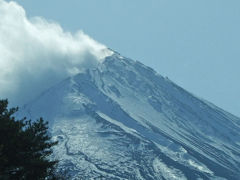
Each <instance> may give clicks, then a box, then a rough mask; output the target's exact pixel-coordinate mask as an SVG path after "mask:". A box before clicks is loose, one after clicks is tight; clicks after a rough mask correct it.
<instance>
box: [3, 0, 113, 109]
mask: <svg viewBox="0 0 240 180" xmlns="http://www.w3.org/2000/svg"><path fill="white" fill-rule="evenodd" d="M110 54H111V52H110V51H109V50H107V48H106V47H105V46H104V45H102V44H100V43H98V42H96V41H94V40H93V39H91V38H90V37H89V36H87V35H86V34H84V33H83V32H82V31H79V32H77V33H76V34H71V33H70V32H64V31H63V29H62V28H61V26H60V25H58V24H57V23H53V22H49V21H47V20H45V19H43V18H40V17H34V18H31V19H28V18H27V17H26V14H25V11H24V9H23V8H22V7H21V6H20V5H18V4H17V3H15V2H6V1H4V0H0V98H9V100H10V101H11V102H13V103H14V104H19V105H21V104H22V103H23V102H26V101H28V100H30V99H31V98H33V97H34V96H36V95H37V94H39V93H40V92H41V91H43V90H44V89H46V88H48V87H50V86H51V85H53V84H55V83H57V82H58V81H60V80H62V79H64V78H66V77H67V76H69V75H73V74H76V73H78V72H79V71H81V69H82V68H86V67H91V66H95V65H96V64H98V63H99V61H101V60H102V59H103V58H104V57H106V56H108V55H110Z"/></svg>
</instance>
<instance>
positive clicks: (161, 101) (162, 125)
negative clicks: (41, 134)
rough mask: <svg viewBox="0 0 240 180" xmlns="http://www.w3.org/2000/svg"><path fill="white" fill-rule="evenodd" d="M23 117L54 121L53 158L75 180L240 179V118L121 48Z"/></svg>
mask: <svg viewBox="0 0 240 180" xmlns="http://www.w3.org/2000/svg"><path fill="white" fill-rule="evenodd" d="M18 116H27V117H28V118H31V119H36V118H38V117H40V116H41V117H43V118H44V119H45V120H48V121H49V122H50V126H51V132H52V135H53V138H54V139H57V140H58V141H59V144H58V146H57V147H55V149H54V156H55V157H56V158H57V159H59V160H60V168H63V169H67V171H68V172H69V173H70V175H71V177H72V179H111V180H112V179H138V180H141V179H148V180H157V179H163V180H168V179H169V180H174V179H182V180H184V179H189V180H194V179H204V180H207V179H230V180H237V179H239V177H240V170H239V169H240V119H239V118H237V117H235V116H233V115H231V114H229V113H227V112H225V111H223V110H222V109H220V108H218V107H216V106H214V105H213V104H211V103H209V102H206V101H204V100H202V99H199V98H197V97H195V96H194V95H192V94H190V93H189V92H187V91H185V90H184V89H182V88H181V87H179V86H177V85H176V84H174V83H173V82H171V81H170V80H169V79H168V78H164V77H162V76H160V75H159V74H158V73H156V72H155V71H154V70H152V69H151V68H149V67H146V66H144V65H143V64H141V63H139V62H136V61H133V60H130V59H128V58H125V57H122V56H121V55H120V54H118V53H114V54H113V55H111V56H109V57H107V58H105V60H104V61H103V62H102V63H99V65H98V67H97V68H91V69H85V70H84V71H83V72H81V73H79V74H77V75H75V76H73V77H69V78H68V79H65V80H63V81H62V82H60V83H59V84H57V85H55V86H53V87H51V88H50V89H48V90H47V91H45V92H43V93H42V94H41V95H40V96H38V97H37V98H35V99H34V100H33V101H31V102H30V103H27V104H26V105H25V106H24V107H22V108H21V111H20V113H19V114H18Z"/></svg>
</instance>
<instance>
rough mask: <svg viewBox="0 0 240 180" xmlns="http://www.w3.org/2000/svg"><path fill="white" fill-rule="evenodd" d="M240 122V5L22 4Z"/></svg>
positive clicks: (202, 1) (112, 0)
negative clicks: (102, 45) (130, 60)
mask: <svg viewBox="0 0 240 180" xmlns="http://www.w3.org/2000/svg"><path fill="white" fill-rule="evenodd" d="M17 2H19V3H20V4H21V5H22V6H23V7H24V8H25V10H26V11H27V15H28V16H29V17H32V16H42V17H45V18H47V19H52V20H54V21H57V22H59V23H60V24H61V25H62V27H63V28H64V29H65V30H67V31H71V32H75V31H77V30H79V29H82V30H83V31H84V32H85V33H86V34H88V35H90V36H91V37H93V38H94V39H96V40H97V41H99V42H101V43H103V44H105V45H107V46H108V47H110V48H112V49H114V50H116V51H118V52H120V53H121V54H122V55H124V56H127V57H130V58H132V59H135V60H139V61H141V62H143V63H144V64H146V65H148V66H150V67H153V68H154V69H155V70H156V71H157V72H159V73H160V74H162V75H164V76H168V77H169V78H170V79H171V80H173V81H174V82H176V83H177V84H179V85H180V86H182V87H183V88H185V89H187V90H188V91H190V92H192V93H193V94H195V95H197V96H199V97H202V98H204V99H207V100H209V101H211V102H213V103H214V104H216V105H218V106H219V107H221V108H223V109H226V110H227V111H229V112H231V113H233V114H235V115H238V116H240V93H239V92H240V80H239V78H240V1H239V0H61V1H59V0H41V1H30V0H18V1H17Z"/></svg>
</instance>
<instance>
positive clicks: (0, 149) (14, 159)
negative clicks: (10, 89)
mask: <svg viewBox="0 0 240 180" xmlns="http://www.w3.org/2000/svg"><path fill="white" fill-rule="evenodd" d="M17 111H18V108H11V109H8V101H7V100H0V179H26V180H28V179H29V180H32V179H36V180H37V179H39V180H40V179H56V177H55V175H54V172H55V167H56V164H57V161H51V160H50V159H49V156H50V155H51V154H52V147H53V146H54V145H56V144H57V142H52V141H51V136H50V135H49V133H48V123H47V122H44V120H43V119H42V118H40V119H39V120H37V121H35V122H32V121H31V120H26V118H23V119H21V120H15V117H14V116H13V115H14V113H16V112H17Z"/></svg>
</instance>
